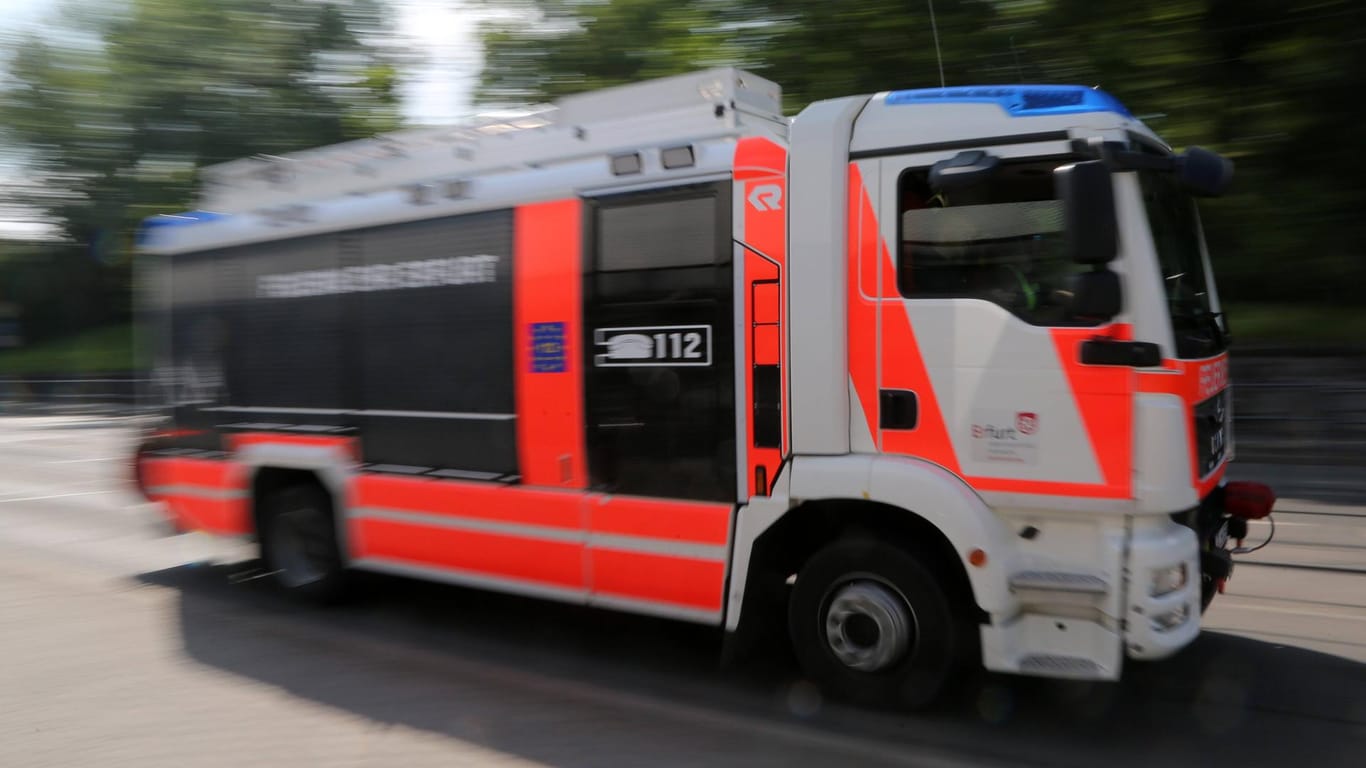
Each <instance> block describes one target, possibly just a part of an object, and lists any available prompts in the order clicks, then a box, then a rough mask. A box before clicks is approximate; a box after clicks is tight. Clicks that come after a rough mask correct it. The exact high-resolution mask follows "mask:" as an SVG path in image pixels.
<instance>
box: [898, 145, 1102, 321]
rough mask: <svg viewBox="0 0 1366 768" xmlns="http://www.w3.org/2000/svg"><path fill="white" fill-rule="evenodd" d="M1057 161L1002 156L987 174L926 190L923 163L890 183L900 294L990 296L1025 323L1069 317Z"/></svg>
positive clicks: (1070, 269) (1069, 268) (1070, 268)
mask: <svg viewBox="0 0 1366 768" xmlns="http://www.w3.org/2000/svg"><path fill="white" fill-rule="evenodd" d="M1059 164H1060V162H1059V161H1056V160H1054V161H1043V162H1040V161H1033V162H1024V163H1005V164H1002V166H1001V168H1000V170H999V171H998V172H997V174H996V175H995V176H993V177H992V178H991V179H990V180H989V181H986V182H983V183H981V184H978V185H975V186H972V187H969V188H966V189H957V190H949V191H938V192H936V191H934V190H932V189H931V188H930V185H929V181H928V176H929V169H928V168H920V169H909V170H907V171H905V172H903V173H902V175H901V178H900V180H899V182H898V184H897V210H898V212H899V218H900V220H899V222H898V229H899V232H900V238H899V239H900V243H899V251H898V253H897V289H898V291H899V292H900V293H901V295H902V296H905V297H907V298H922V299H923V298H939V299H946V298H971V299H982V300H984V301H990V302H992V303H994V304H997V305H1000V306H1001V307H1003V308H1005V309H1006V310H1008V311H1010V312H1011V313H1013V314H1014V315H1015V316H1016V317H1019V318H1020V319H1021V320H1024V321H1025V322H1027V323H1031V324H1033V325H1074V324H1076V323H1075V322H1073V320H1072V318H1070V317H1069V316H1068V311H1067V298H1068V290H1069V285H1070V281H1069V277H1070V276H1071V275H1072V274H1073V273H1075V272H1077V271H1080V270H1081V269H1083V267H1080V266H1078V265H1076V264H1074V263H1073V262H1072V260H1071V259H1070V258H1068V256H1067V252H1066V248H1065V246H1064V242H1063V236H1064V232H1063V209H1062V202H1061V201H1060V200H1058V199H1057V197H1056V195H1055V194H1054V188H1053V169H1054V168H1055V167H1057V166H1058V165H1059Z"/></svg>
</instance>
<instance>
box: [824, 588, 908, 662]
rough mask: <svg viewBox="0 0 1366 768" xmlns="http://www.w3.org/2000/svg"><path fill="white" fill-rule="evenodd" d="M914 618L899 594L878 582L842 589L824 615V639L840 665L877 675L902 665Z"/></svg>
mask: <svg viewBox="0 0 1366 768" xmlns="http://www.w3.org/2000/svg"><path fill="white" fill-rule="evenodd" d="M914 635H915V616H914V615H913V614H912V613H911V609H910V606H909V605H907V604H906V600H905V598H903V597H902V596H901V594H900V593H898V592H897V591H895V590H893V589H891V588H890V587H888V586H887V585H885V584H882V583H880V582H876V581H855V582H851V583H848V584H845V585H844V586H842V587H840V588H839V589H838V591H836V592H835V595H834V597H833V598H831V600H830V603H829V607H828V608H827V609H826V611H825V639H826V644H827V646H828V647H829V649H830V652H831V653H832V654H833V655H834V656H835V658H836V659H838V660H839V661H840V663H842V664H844V665H845V666H848V667H851V668H853V669H857V670H859V671H862V672H876V671H878V670H881V669H886V668H887V667H889V666H891V665H893V664H895V663H897V662H898V661H900V660H901V659H902V658H903V657H904V656H905V655H906V652H907V650H908V649H909V648H910V647H911V641H912V639H913V638H914Z"/></svg>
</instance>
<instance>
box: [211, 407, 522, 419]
mask: <svg viewBox="0 0 1366 768" xmlns="http://www.w3.org/2000/svg"><path fill="white" fill-rule="evenodd" d="M200 410H203V411H222V412H227V413H284V414H298V415H301V416H357V415H359V416H390V417H395V418H404V419H464V420H469V421H512V420H514V419H516V418H517V414H515V413H473V412H469V411H386V410H382V409H374V410H345V409H339V408H275V407H267V406H237V405H220V406H215V407H213V408H201V409H200Z"/></svg>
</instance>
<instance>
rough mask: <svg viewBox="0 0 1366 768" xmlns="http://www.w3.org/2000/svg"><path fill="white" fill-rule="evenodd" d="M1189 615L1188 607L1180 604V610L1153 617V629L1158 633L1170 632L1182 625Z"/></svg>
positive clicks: (1189, 609) (1189, 608)
mask: <svg viewBox="0 0 1366 768" xmlns="http://www.w3.org/2000/svg"><path fill="white" fill-rule="evenodd" d="M1190 615H1191V607H1190V605H1188V604H1185V603H1182V605H1181V607H1180V608H1176V609H1174V610H1170V611H1167V612H1166V613H1159V614H1157V615H1156V616H1153V617H1152V625H1153V629H1155V630H1157V631H1158V632H1170V631H1172V630H1173V629H1176V628H1177V627H1179V626H1181V625H1182V624H1185V623H1186V619H1189V618H1190Z"/></svg>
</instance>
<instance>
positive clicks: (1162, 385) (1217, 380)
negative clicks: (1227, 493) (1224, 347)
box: [1137, 353, 1229, 498]
mask: <svg viewBox="0 0 1366 768" xmlns="http://www.w3.org/2000/svg"><path fill="white" fill-rule="evenodd" d="M1162 367H1163V368H1165V369H1166V370H1165V371H1164V372H1162V373H1156V372H1148V371H1140V372H1139V374H1138V383H1137V386H1138V391H1140V392H1147V393H1153V394H1164V395H1176V396H1178V397H1180V398H1181V400H1182V402H1184V403H1185V404H1186V408H1187V409H1191V408H1194V407H1195V405H1196V404H1197V403H1200V402H1203V401H1205V400H1207V399H1208V398H1210V397H1213V396H1214V395H1215V394H1217V393H1218V392H1222V391H1223V390H1224V389H1225V388H1226V387H1227V386H1228V381H1229V379H1228V353H1223V354H1220V355H1217V356H1215V357H1213V358H1211V359H1209V360H1170V359H1169V360H1164V361H1162ZM1192 419H1193V414H1191V413H1189V411H1188V413H1187V416H1186V419H1185V422H1186V452H1187V454H1188V461H1189V462H1190V468H1191V483H1192V485H1194V486H1195V489H1196V492H1197V493H1198V494H1199V496H1200V497H1201V498H1204V497H1205V495H1206V494H1208V493H1209V492H1210V491H1212V490H1214V488H1215V486H1217V485H1219V483H1220V481H1222V480H1223V479H1224V472H1225V470H1226V469H1227V467H1228V462H1227V461H1225V462H1224V463H1223V464H1221V465H1220V466H1219V468H1218V469H1216V470H1215V471H1214V472H1213V473H1212V474H1211V475H1210V476H1209V477H1207V478H1205V479H1204V480H1201V479H1200V460H1199V454H1198V452H1197V451H1196V447H1195V439H1196V435H1195V424H1194V423H1193V420H1192Z"/></svg>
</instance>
